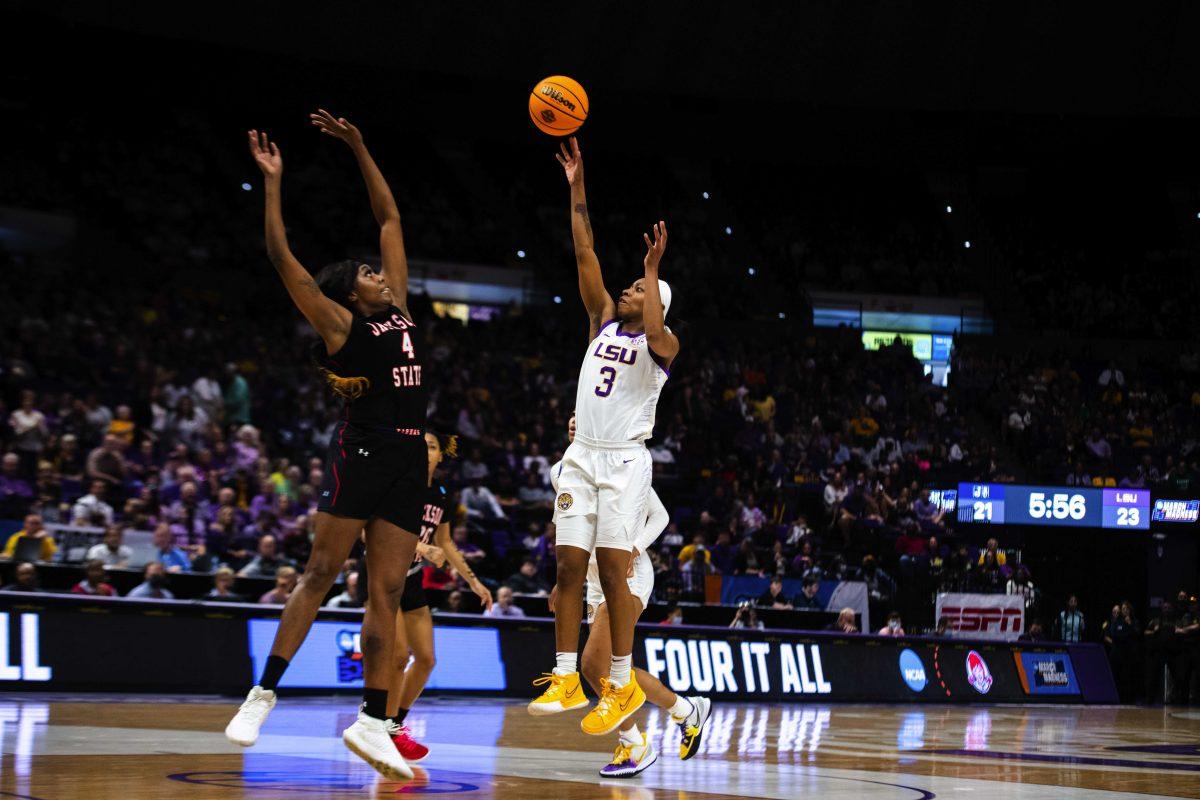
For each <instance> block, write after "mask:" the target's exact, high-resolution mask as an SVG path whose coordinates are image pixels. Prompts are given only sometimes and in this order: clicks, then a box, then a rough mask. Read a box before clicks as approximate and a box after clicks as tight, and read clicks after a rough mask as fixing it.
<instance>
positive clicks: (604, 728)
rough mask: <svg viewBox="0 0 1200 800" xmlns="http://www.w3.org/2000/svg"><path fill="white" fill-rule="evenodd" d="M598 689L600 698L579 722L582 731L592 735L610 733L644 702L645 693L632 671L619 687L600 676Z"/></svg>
mask: <svg viewBox="0 0 1200 800" xmlns="http://www.w3.org/2000/svg"><path fill="white" fill-rule="evenodd" d="M600 689H601V691H600V700H599V702H597V703H596V707H595V708H593V709H592V710H591V711H589V712H588V714H587V716H586V717H584V718H583V722H581V723H579V727H580V728H582V729H583V732H584V733H588V734H591V735H592V736H604V735H606V734H609V733H612V732H613V731H615V730H616V729H617V728H619V727H621V723H622V722H624V721H625V720H627V719H629V717H631V716H632V715H633V714H634V713H635V712H637V710H638V709H639V708H641V707H642V704H643V703H645V702H646V693H645V692H643V691H642V687H640V686H638V682H637V677H636V676H635V675H634V674H633V673H632V672H631V673H630V674H629V683H627V684H625V685H624V686H621V687H617V686H614V685H613V684H612V683H611V682H609V680H608V678H601V679H600Z"/></svg>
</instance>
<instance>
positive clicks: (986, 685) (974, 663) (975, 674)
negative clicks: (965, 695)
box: [967, 650, 992, 694]
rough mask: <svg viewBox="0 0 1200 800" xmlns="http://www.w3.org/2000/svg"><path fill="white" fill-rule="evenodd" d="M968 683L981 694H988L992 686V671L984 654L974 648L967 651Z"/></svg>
mask: <svg viewBox="0 0 1200 800" xmlns="http://www.w3.org/2000/svg"><path fill="white" fill-rule="evenodd" d="M967 683H969V684H971V686H972V687H973V688H974V689H975V691H977V692H979V693H980V694H987V693H988V690H989V689H991V688H992V672H991V670H989V669H988V665H987V662H986V661H984V660H983V656H981V655H979V653H977V652H975V651H974V650H972V651H971V652H969V653H967Z"/></svg>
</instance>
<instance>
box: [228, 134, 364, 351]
mask: <svg viewBox="0 0 1200 800" xmlns="http://www.w3.org/2000/svg"><path fill="white" fill-rule="evenodd" d="M248 135H249V138H250V155H251V156H253V157H254V163H256V164H257V165H258V168H259V169H260V170H261V171H262V174H263V188H264V190H265V192H264V194H265V202H266V221H265V228H266V238H267V257H268V258H270V259H271V264H272V265H273V266H274V267H275V271H276V272H278V273H279V277H280V278H281V279H282V280H283V285H284V287H286V288H287V291H288V294H289V295H291V297H292V302H294V303H295V304H296V307H297V308H298V309H300V313H301V314H303V315H304V317H305V319H307V320H308V321H309V323H310V324H311V325H312V326H313V328H315V329H316V331H317V333H318V334H319V335H320V337H321V338H322V339H324V340H325V347H326V349H327V350H329V352H331V353H332V352H336V351H337V350H339V349H341V346H342V345H343V344H345V343H346V337H347V336H348V335H349V333H350V321H351V315H350V312H349V310H347V309H345V308H343V307H342V306H340V305H338V304H337V303H335V302H334V301H333V300H330V299H329V298H328V297H326V296H325V295H324V294H323V293H322V292H321V289H320V287H318V286H317V282H316V281H314V280H313V277H312V275H310V274H308V270H306V269H305V268H304V265H303V264H301V263H300V262H299V261H298V260H297V259H296V257H295V256H294V255H293V254H292V250H291V248H290V247H288V241H287V230H286V229H285V228H284V225H283V196H282V188H281V187H282V183H283V156H282V155H281V154H280V152H279V147H278V146H276V144H275V143H274V142H272V141H271V140H270V138H269V137H268V136H267V134H266V133H263V132H259V131H249V132H248Z"/></svg>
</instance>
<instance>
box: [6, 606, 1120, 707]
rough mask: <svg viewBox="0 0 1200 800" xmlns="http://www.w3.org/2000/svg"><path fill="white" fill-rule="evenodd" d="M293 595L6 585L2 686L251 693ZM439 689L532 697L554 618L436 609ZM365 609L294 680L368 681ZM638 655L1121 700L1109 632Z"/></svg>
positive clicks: (893, 696) (753, 671) (783, 685)
mask: <svg viewBox="0 0 1200 800" xmlns="http://www.w3.org/2000/svg"><path fill="white" fill-rule="evenodd" d="M278 619H279V608H278V607H263V606H246V605H231V604H223V603H200V602H195V601H154V600H129V599H124V598H112V599H110V598H92V597H76V596H70V595H43V594H23V593H16V592H0V691H11V690H23V691H25V690H56V691H61V690H73V691H121V692H130V691H147V692H151V691H153V692H182V693H189V692H195V693H201V692H203V693H214V692H215V693H227V694H231V695H240V694H242V693H243V692H245V690H246V687H247V686H248V685H249V684H250V683H251V681H252V679H253V676H255V675H256V674H257V673H258V671H259V669H260V668H261V665H262V663H263V662H264V660H265V658H266V655H267V653H268V651H269V649H270V645H271V640H272V637H273V636H274V634H275V629H276V628H277V627H278ZM434 619H435V628H434V635H435V643H436V648H437V655H438V659H437V666H436V667H435V669H434V672H433V675H432V676H431V677H430V682H429V688H430V689H431V690H432V691H442V692H454V693H466V694H472V693H473V694H498V695H508V696H513V697H526V696H530V695H531V694H532V692H533V689H532V688H531V686H530V683H531V681H532V680H533V679H534V678H536V677H537V676H538V675H539V674H540V673H541V672H542V671H543V670H545V669H547V668H548V666H550V664H551V662H552V660H553V659H552V654H553V652H554V627H553V621H552V620H550V619H512V618H502V619H493V618H489V617H482V616H479V615H465V614H464V615H458V614H436V615H435V617H434ZM361 622H362V612H361V611H349V610H347V611H337V610H326V611H322V612H321V613H320V615H319V616H318V620H317V622H316V624H315V626H314V628H313V631H312V632H311V634H310V635H309V637H308V639H307V641H306V642H305V644H304V646H303V647H302V648H301V649H300V652H299V653H297V655H296V658H295V659H293V662H292V665H291V667H290V669H289V670H288V673H287V675H286V676H285V678H284V681H283V683H282V684H281V688H282V689H284V690H290V691H296V692H306V691H307V692H329V691H338V690H357V689H360V688H361V687H362V661H361V650H360V647H359V626H360V625H361ZM634 663H635V664H636V665H637V666H640V667H643V668H645V669H647V670H648V671H650V672H651V673H652V674H654V675H656V676H657V677H659V678H660V679H661V680H662V681H663V682H664V683H665V684H666V685H667V686H669V687H670V688H672V689H674V690H675V691H678V692H681V693H689V694H690V693H702V694H706V695H709V696H710V697H713V698H714V699H718V700H734V701H737V700H772V701H805V702H812V701H816V702H837V701H853V702H901V703H912V702H967V703H1019V702H1031V701H1032V702H1047V703H1111V702H1114V701H1115V698H1116V691H1115V688H1114V685H1113V678H1112V674H1111V672H1110V671H1109V668H1108V661H1107V659H1106V658H1105V657H1104V652H1103V650H1102V648H1100V646H1099V645H1071V646H1070V647H1069V648H1068V647H1066V646H1057V645H1054V644H1049V643H1047V644H1041V645H1037V646H1022V645H1020V644H1008V643H1004V642H988V641H980V640H975V641H971V640H964V639H957V638H955V639H930V638H920V637H902V638H901V637H897V638H891V637H883V636H873V635H869V634H868V635H861V634H859V635H843V634H833V633H811V632H806V631H777V630H769V631H748V630H730V629H728V628H715V627H702V626H669V625H653V624H649V625H640V626H638V632H637V640H636V644H635V649H634Z"/></svg>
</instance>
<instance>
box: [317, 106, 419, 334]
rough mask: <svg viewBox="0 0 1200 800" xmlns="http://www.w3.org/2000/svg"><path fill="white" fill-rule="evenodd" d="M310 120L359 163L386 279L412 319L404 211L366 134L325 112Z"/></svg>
mask: <svg viewBox="0 0 1200 800" xmlns="http://www.w3.org/2000/svg"><path fill="white" fill-rule="evenodd" d="M308 117H309V119H311V120H312V124H313V125H314V126H315V127H316V128H317V129H318V130H320V131H321V133H324V134H327V135H329V136H332V137H334V138H335V139H341V140H342V141H343V142H345V143H346V145H347V146H348V147H349V148H350V150H351V152H353V153H354V157H355V158H356V159H357V160H358V168H359V169H360V170H362V175H363V180H364V181H366V184H367V194H368V195H369V196H370V198H371V211H372V212H373V213H374V214H375V221H376V222H377V223H379V252H380V255H381V256H382V257H383V278H384V280H386V281H387V285H388V286H389V287H390V288H391V290H392V297H394V298H395V299H396V305H398V306H399V307H400V310H401V311H403V312H404V315H405V316H408V256H407V254H406V253H405V251H404V233H403V231H402V230H401V228H400V209H399V208H397V207H396V198H394V197H392V190H391V188H390V187H389V186H388V183H387V180H386V179H385V178H384V177H383V173H382V172H380V171H379V167H378V166H377V165H376V164H375V159H374V158H372V157H371V153H370V152H369V151H368V150H367V146H366V144H364V143H363V137H362V132H361V131H359V129H358V128H356V127H355V126H354V125H352V124H351V123H349V122H347V121H346V118H345V117H337V118H335V117H334V116H333V115H332V114H330V113H329V112H328V111H326V110H325V109H323V108H321V109H317V112H316V113H315V114H309V115H308Z"/></svg>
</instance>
